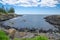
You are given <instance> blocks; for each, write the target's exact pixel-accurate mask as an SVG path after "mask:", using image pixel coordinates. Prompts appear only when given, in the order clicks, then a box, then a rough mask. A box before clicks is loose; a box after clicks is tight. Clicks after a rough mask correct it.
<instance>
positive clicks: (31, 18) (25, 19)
mask: <svg viewBox="0 0 60 40" xmlns="http://www.w3.org/2000/svg"><path fill="white" fill-rule="evenodd" d="M46 16H48V15H29V14H25V15H23V16H19V17H16V18H13V19H10V20H7V21H4V22H3V25H5V26H10V27H15V28H18V29H20V28H26V27H27V28H37V29H44V30H48V29H55V27H54V26H53V25H51V24H49V23H48V22H46V21H45V19H44V17H46Z"/></svg>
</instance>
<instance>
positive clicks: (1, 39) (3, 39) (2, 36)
mask: <svg viewBox="0 0 60 40" xmlns="http://www.w3.org/2000/svg"><path fill="white" fill-rule="evenodd" d="M0 40H9V37H8V36H7V35H6V33H5V32H4V31H2V30H0Z"/></svg>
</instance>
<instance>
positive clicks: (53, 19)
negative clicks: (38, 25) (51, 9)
mask: <svg viewBox="0 0 60 40" xmlns="http://www.w3.org/2000/svg"><path fill="white" fill-rule="evenodd" d="M18 16H19V15H16V14H8V16H6V14H1V16H0V30H4V31H5V32H6V33H8V34H9V36H11V35H12V34H13V35H14V38H31V37H34V36H36V35H44V36H47V37H48V38H49V40H60V33H59V32H56V33H54V31H52V30H48V31H45V30H42V29H40V30H38V29H34V28H33V29H28V28H21V29H17V28H14V27H9V26H7V27H6V26H4V25H2V24H1V22H3V21H6V20H9V19H12V18H14V17H18ZM21 16H22V15H21ZM45 20H46V21H47V22H49V23H51V24H52V25H60V16H58V15H52V16H47V17H45ZM22 29H23V30H22Z"/></svg>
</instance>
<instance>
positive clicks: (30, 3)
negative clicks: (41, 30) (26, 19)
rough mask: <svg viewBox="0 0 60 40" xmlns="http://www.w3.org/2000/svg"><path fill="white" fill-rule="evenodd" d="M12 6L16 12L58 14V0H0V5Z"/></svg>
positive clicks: (59, 1) (59, 11)
mask: <svg viewBox="0 0 60 40" xmlns="http://www.w3.org/2000/svg"><path fill="white" fill-rule="evenodd" d="M1 5H4V6H5V7H7V8H9V7H13V8H14V9H15V13H16V14H59V15H60V0H0V6H1Z"/></svg>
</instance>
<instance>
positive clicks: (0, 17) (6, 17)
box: [0, 13, 20, 21]
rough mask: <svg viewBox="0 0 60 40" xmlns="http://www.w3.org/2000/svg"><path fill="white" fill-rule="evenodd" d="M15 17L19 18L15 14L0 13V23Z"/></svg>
mask: <svg viewBox="0 0 60 40" xmlns="http://www.w3.org/2000/svg"><path fill="white" fill-rule="evenodd" d="M17 16H20V15H17V14H15V13H8V14H4V13H0V21H6V20H9V19H12V18H14V17H17Z"/></svg>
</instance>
